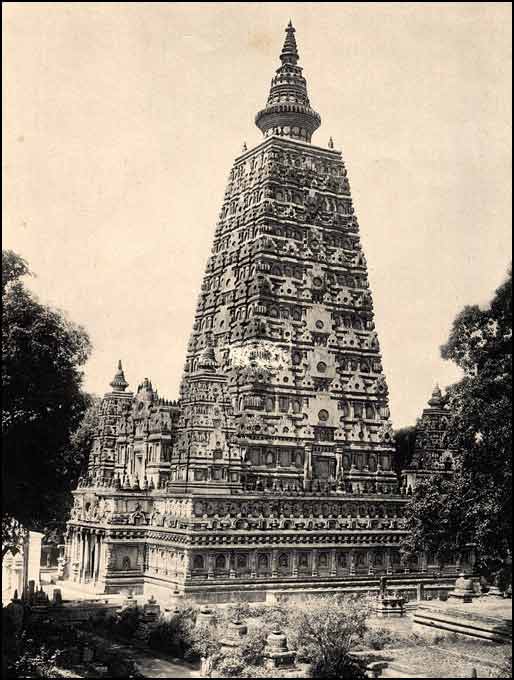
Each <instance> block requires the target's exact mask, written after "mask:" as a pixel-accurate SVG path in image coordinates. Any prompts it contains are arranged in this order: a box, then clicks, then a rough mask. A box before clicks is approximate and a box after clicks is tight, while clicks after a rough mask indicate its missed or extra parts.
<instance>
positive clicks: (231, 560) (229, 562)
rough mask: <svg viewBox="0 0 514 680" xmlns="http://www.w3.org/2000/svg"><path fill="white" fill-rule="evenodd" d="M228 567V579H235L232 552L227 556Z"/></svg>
mask: <svg viewBox="0 0 514 680" xmlns="http://www.w3.org/2000/svg"><path fill="white" fill-rule="evenodd" d="M228 566H229V573H228V575H229V578H236V569H235V556H234V552H233V551H231V552H230V554H229V556H228Z"/></svg>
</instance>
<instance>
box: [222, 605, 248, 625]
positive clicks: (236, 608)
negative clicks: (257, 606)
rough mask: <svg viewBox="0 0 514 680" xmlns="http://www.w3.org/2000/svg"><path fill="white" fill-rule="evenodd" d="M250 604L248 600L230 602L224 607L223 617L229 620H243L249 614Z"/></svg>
mask: <svg viewBox="0 0 514 680" xmlns="http://www.w3.org/2000/svg"><path fill="white" fill-rule="evenodd" d="M250 612H251V609H250V605H249V604H248V602H238V603H237V604H231V605H229V606H228V607H227V608H226V609H225V617H226V618H227V619H228V620H229V621H245V620H246V619H247V618H249V616H250Z"/></svg>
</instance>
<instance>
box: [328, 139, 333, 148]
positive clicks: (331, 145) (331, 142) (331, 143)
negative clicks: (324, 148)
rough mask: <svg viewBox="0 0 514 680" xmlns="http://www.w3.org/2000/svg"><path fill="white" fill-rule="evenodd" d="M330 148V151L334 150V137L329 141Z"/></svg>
mask: <svg viewBox="0 0 514 680" xmlns="http://www.w3.org/2000/svg"><path fill="white" fill-rule="evenodd" d="M328 148H329V149H333V148H334V140H333V139H332V137H330V139H329V140H328Z"/></svg>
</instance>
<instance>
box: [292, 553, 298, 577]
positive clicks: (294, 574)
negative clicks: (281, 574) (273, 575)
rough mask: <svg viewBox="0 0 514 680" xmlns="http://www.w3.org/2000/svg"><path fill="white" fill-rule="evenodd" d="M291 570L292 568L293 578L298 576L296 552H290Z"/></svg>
mask: <svg viewBox="0 0 514 680" xmlns="http://www.w3.org/2000/svg"><path fill="white" fill-rule="evenodd" d="M291 568H292V575H293V577H294V576H298V551H297V550H292V551H291Z"/></svg>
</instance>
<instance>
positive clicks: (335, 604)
mask: <svg viewBox="0 0 514 680" xmlns="http://www.w3.org/2000/svg"><path fill="white" fill-rule="evenodd" d="M287 614H288V626H287V627H288V633H289V646H290V648H291V649H296V650H297V651H298V656H299V657H300V658H304V659H306V660H308V661H309V663H312V665H313V672H314V677H323V678H327V677H331V678H335V677H337V678H364V677H366V676H365V673H364V671H363V669H362V668H360V666H359V665H358V663H357V662H356V661H355V660H353V659H352V658H351V656H350V650H351V648H352V646H353V645H354V644H355V643H356V641H357V640H358V639H359V638H362V636H363V635H364V633H365V631H366V621H367V618H368V616H369V605H368V603H367V602H366V600H364V599H363V598H361V597H341V598H330V597H319V598H308V599H307V600H306V601H305V602H303V603H302V606H298V607H294V606H291V607H290V608H289V609H288V612H287Z"/></svg>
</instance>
